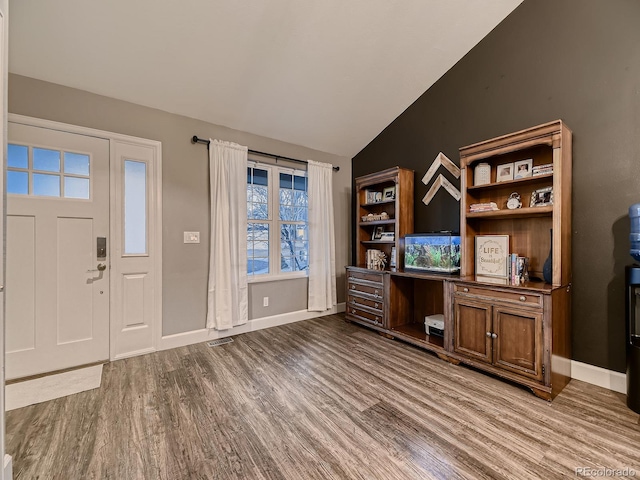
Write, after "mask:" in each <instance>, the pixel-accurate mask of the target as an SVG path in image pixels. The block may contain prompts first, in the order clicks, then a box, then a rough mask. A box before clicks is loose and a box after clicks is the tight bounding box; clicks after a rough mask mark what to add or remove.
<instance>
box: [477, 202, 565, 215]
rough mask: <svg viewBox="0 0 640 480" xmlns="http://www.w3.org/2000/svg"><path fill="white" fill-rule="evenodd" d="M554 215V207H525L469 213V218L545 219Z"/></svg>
mask: <svg viewBox="0 0 640 480" xmlns="http://www.w3.org/2000/svg"><path fill="white" fill-rule="evenodd" d="M552 214H553V205H545V206H543V207H525V208H516V209H514V210H508V209H505V210H490V211H488V212H467V214H466V217H467V218H530V217H544V216H551V215H552Z"/></svg>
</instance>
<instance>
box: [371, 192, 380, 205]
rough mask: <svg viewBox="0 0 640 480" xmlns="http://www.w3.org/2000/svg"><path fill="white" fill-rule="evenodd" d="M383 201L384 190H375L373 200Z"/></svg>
mask: <svg viewBox="0 0 640 480" xmlns="http://www.w3.org/2000/svg"><path fill="white" fill-rule="evenodd" d="M381 201H382V192H373V202H374V203H375V202H381Z"/></svg>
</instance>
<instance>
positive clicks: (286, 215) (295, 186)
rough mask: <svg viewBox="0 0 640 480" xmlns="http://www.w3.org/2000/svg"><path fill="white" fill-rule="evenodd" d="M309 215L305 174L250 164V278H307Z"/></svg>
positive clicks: (248, 242) (248, 204) (248, 197)
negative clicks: (297, 276)
mask: <svg viewBox="0 0 640 480" xmlns="http://www.w3.org/2000/svg"><path fill="white" fill-rule="evenodd" d="M307 216H308V202H307V173H306V172H304V171H300V170H292V169H287V168H282V167H277V166H272V165H263V164H256V163H253V162H249V167H248V168H247V273H248V275H249V278H260V276H264V277H266V276H270V277H271V276H289V275H294V276H295V275H296V274H297V275H301V276H304V275H306V273H307V269H308V267H309V240H308V233H307V232H308V225H307ZM264 277H263V278H264Z"/></svg>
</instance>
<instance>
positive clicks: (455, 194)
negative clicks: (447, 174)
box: [422, 174, 461, 205]
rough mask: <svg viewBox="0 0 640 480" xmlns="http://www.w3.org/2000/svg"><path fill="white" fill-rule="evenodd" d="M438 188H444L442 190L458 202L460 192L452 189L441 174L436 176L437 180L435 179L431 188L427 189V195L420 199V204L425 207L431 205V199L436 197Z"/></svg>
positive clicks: (450, 184)
mask: <svg viewBox="0 0 640 480" xmlns="http://www.w3.org/2000/svg"><path fill="white" fill-rule="evenodd" d="M440 187H444V189H445V190H446V191H447V192H449V193H450V194H451V196H452V197H453V198H455V199H456V200H457V201H458V202H459V201H460V197H461V194H460V190H458V189H457V188H456V187H454V186H453V184H452V183H451V182H450V181H449V180H447V179H446V178H444V177H443V176H442V174H440V175H438V178H436V181H435V182H433V184H432V185H431V188H429V191H428V192H427V194H426V195H425V196H424V198H423V199H422V203H424V204H425V205H429V203H431V200H433V197H434V196H435V195H436V193H438V190H440Z"/></svg>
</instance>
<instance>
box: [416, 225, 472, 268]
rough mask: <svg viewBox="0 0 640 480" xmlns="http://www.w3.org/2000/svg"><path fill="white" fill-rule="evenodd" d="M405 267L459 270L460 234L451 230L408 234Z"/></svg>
mask: <svg viewBox="0 0 640 480" xmlns="http://www.w3.org/2000/svg"><path fill="white" fill-rule="evenodd" d="M404 269H405V270H409V271H416V272H435V273H457V272H459V271H460V235H458V234H454V233H450V232H440V233H414V234H410V235H406V236H405V237H404Z"/></svg>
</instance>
